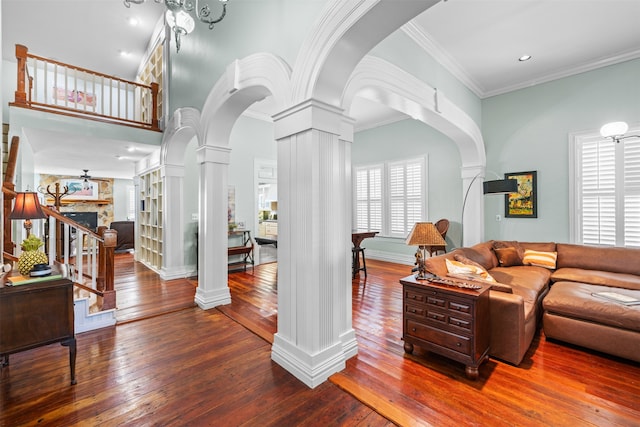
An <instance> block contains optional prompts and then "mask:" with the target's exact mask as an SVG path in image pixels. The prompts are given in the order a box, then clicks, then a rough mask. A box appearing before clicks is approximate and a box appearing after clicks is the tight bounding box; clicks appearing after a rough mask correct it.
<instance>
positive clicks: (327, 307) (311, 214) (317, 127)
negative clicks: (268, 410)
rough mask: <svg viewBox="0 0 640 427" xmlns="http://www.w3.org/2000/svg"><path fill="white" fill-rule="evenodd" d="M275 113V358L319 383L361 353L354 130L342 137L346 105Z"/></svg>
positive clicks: (314, 104)
mask: <svg viewBox="0 0 640 427" xmlns="http://www.w3.org/2000/svg"><path fill="white" fill-rule="evenodd" d="M274 120H275V134H276V139H277V141H278V332H277V333H276V334H275V336H274V342H273V346H272V353H271V357H272V359H273V360H274V361H275V362H277V363H278V364H279V365H281V366H283V367H284V368H285V369H287V370H288V371H289V372H291V373H292V374H293V375H295V376H296V377H297V378H298V379H300V380H301V381H302V382H304V383H305V384H306V385H307V386H309V387H315V386H317V385H319V384H320V383H322V382H324V381H325V380H326V379H327V378H328V377H329V376H330V375H331V374H333V373H335V372H337V371H340V370H342V369H344V366H345V361H346V359H347V358H349V357H351V356H353V355H355V354H356V352H357V343H356V339H355V333H354V331H353V328H352V325H351V275H350V269H351V250H350V247H351V143H350V140H351V136H350V135H346V136H342V137H341V134H343V133H344V131H343V128H344V126H345V123H346V122H345V120H343V116H342V110H341V109H339V108H336V107H334V106H331V105H328V104H325V103H322V102H320V101H316V100H308V101H305V102H303V103H301V104H298V105H296V106H294V107H292V108H290V109H288V110H286V111H284V112H282V113H280V114H278V115H276V116H275V117H274ZM351 133H352V132H351Z"/></svg>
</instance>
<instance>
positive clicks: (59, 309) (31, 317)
mask: <svg viewBox="0 0 640 427" xmlns="http://www.w3.org/2000/svg"><path fill="white" fill-rule="evenodd" d="M57 342H59V343H61V344H62V345H64V346H67V347H69V367H70V370H71V384H75V383H76V338H75V332H74V311H73V283H72V282H71V281H70V280H69V279H53V280H47V281H43V282H38V283H30V284H26V285H19V286H7V285H6V284H5V283H1V284H0V366H2V367H4V366H7V365H8V364H9V355H10V354H13V353H18V352H21V351H25V350H30V349H33V348H36V347H40V346H44V345H49V344H53V343H57Z"/></svg>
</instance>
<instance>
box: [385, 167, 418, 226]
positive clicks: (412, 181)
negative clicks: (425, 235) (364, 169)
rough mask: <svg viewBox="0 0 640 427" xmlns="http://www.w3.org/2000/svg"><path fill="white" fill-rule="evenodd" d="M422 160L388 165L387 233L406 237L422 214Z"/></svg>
mask: <svg viewBox="0 0 640 427" xmlns="http://www.w3.org/2000/svg"><path fill="white" fill-rule="evenodd" d="M423 177H424V161H423V159H419V160H408V161H405V162H397V163H392V164H390V165H389V227H390V229H389V234H390V235H391V236H394V237H406V236H407V234H409V231H410V230H411V228H412V227H413V224H415V223H416V222H419V221H422V218H423V216H424V208H423V207H424V197H425V196H424V194H423V193H424V191H423V186H424V179H423Z"/></svg>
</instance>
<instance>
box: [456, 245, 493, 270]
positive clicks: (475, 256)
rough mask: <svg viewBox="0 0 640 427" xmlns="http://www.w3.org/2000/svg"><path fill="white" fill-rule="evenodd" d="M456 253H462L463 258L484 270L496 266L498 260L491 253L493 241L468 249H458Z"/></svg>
mask: <svg viewBox="0 0 640 427" xmlns="http://www.w3.org/2000/svg"><path fill="white" fill-rule="evenodd" d="M456 251H460V252H462V254H463V255H464V256H465V257H467V258H469V259H471V260H473V261H475V262H477V263H478V264H480V265H481V266H483V267H484V268H485V270H491V269H492V268H494V267H497V266H498V258H496V254H495V253H494V252H493V241H488V242H484V243H478V244H477V245H473V246H471V247H470V248H458V249H456Z"/></svg>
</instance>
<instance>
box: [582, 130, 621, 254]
mask: <svg viewBox="0 0 640 427" xmlns="http://www.w3.org/2000/svg"><path fill="white" fill-rule="evenodd" d="M614 144H615V143H614V142H613V141H594V142H586V143H584V144H583V146H582V243H584V244H593V245H615V243H616V217H615V213H616V209H615V202H616V198H615V150H614V149H615V146H614Z"/></svg>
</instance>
